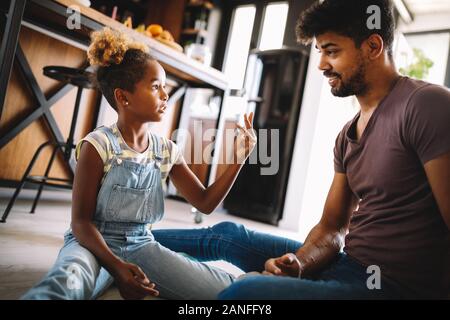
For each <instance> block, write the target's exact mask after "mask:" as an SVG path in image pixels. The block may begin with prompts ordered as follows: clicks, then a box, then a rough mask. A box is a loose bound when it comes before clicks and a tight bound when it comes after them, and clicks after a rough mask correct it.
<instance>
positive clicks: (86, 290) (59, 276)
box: [21, 233, 100, 300]
mask: <svg viewBox="0 0 450 320" xmlns="http://www.w3.org/2000/svg"><path fill="white" fill-rule="evenodd" d="M99 270H100V265H99V264H98V262H97V259H96V258H95V256H94V255H93V254H92V253H91V252H89V251H88V250H87V249H85V248H83V247H82V246H81V245H80V244H79V243H78V241H77V240H76V239H75V237H74V236H73V235H72V234H70V233H69V234H67V235H66V236H65V237H64V246H63V248H62V249H61V251H60V252H59V255H58V258H57V259H56V262H55V264H54V265H53V267H52V269H51V270H50V271H49V272H48V273H47V275H46V276H45V277H44V279H42V280H41V281H40V282H39V283H38V284H36V285H35V286H34V287H33V288H31V289H30V290H29V291H28V292H27V293H26V294H25V295H24V296H23V297H22V298H21V299H23V300H75V299H77V300H81V299H90V298H91V296H92V293H93V291H94V286H95V282H96V278H97V275H98V273H99Z"/></svg>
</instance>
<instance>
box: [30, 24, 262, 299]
mask: <svg viewBox="0 0 450 320" xmlns="http://www.w3.org/2000/svg"><path fill="white" fill-rule="evenodd" d="M88 59H89V62H90V63H91V65H94V66H97V67H98V70H97V80H98V83H99V85H100V88H101V91H102V93H103V95H104V96H105V98H106V99H107V100H108V102H109V103H110V105H111V106H112V107H113V108H114V109H115V110H116V111H117V113H118V121H117V123H116V124H114V125H112V126H111V127H100V128H98V129H96V130H95V131H93V132H91V133H90V134H88V135H87V136H86V137H85V138H84V139H82V140H81V141H80V142H79V143H78V145H77V149H76V157H77V160H78V164H77V168H76V173H75V179H74V185H73V196H72V199H73V204H72V222H71V228H70V229H69V230H68V231H67V232H66V234H65V239H64V246H63V248H62V249H61V251H60V253H59V255H58V258H57V260H56V263H55V264H54V266H53V268H52V269H51V270H50V272H49V273H48V274H47V275H46V276H45V278H44V279H43V280H42V281H41V282H40V283H38V284H37V285H36V286H35V287H33V288H32V289H31V290H30V291H29V292H28V293H26V295H25V296H24V297H23V299H91V298H95V297H97V296H98V295H99V294H100V293H101V292H102V291H103V290H104V289H106V288H107V287H108V285H109V283H110V282H111V281H109V280H111V279H112V278H113V279H114V280H115V283H116V285H117V286H118V289H119V291H120V294H121V296H122V297H123V298H125V299H141V298H144V297H145V296H147V295H153V296H156V295H158V294H160V295H161V296H162V297H164V298H168V299H214V298H216V296H217V294H218V293H219V292H220V291H221V290H223V289H224V288H226V287H227V286H228V285H230V284H231V283H232V282H233V281H234V278H233V276H232V275H230V274H228V273H226V272H224V271H222V270H220V269H218V268H213V267H210V266H208V265H206V264H204V263H200V262H196V261H192V260H190V259H188V258H186V257H184V256H182V255H180V254H177V253H175V252H173V251H170V250H169V249H167V248H165V247H163V246H161V245H160V244H159V243H158V242H156V241H155V239H154V237H153V235H152V233H151V231H150V229H149V228H148V226H149V224H151V223H155V222H157V221H159V220H160V219H161V218H162V216H163V214H164V203H163V201H164V198H163V190H162V184H163V182H164V180H165V179H166V178H167V176H168V175H169V176H170V178H171V179H172V181H173V183H174V185H175V186H176V187H177V189H178V191H179V192H180V193H181V194H182V195H183V196H184V197H185V199H186V200H188V201H189V202H190V203H191V204H192V205H193V206H194V207H196V208H198V209H199V210H200V211H202V212H204V213H208V214H209V213H211V212H212V211H213V210H214V209H215V208H216V206H217V205H218V204H219V203H220V202H221V201H222V200H223V198H224V197H225V196H226V194H227V193H228V191H229V190H230V188H231V186H232V185H233V182H234V180H235V179H236V177H237V175H238V173H239V171H240V169H241V166H242V164H241V163H242V162H243V161H239V162H240V163H237V164H231V165H229V167H228V168H227V170H226V172H225V173H224V174H223V175H222V176H221V177H220V178H219V179H217V181H216V182H215V183H214V184H212V185H211V186H209V187H208V188H205V187H204V186H203V185H202V183H201V182H200V181H199V180H198V179H197V178H196V176H195V175H194V174H193V173H192V172H191V171H190V169H189V168H188V166H187V165H186V163H185V162H184V160H183V157H182V155H181V153H180V151H179V149H178V148H177V146H176V145H175V144H174V143H173V142H172V141H170V140H167V139H165V138H162V137H158V136H156V135H155V134H153V133H151V132H149V131H148V130H147V124H148V123H149V122H152V121H161V119H162V117H163V116H164V112H165V110H166V109H167V99H168V95H167V92H166V90H165V82H166V74H165V72H164V69H163V68H162V67H161V65H160V64H159V63H158V62H157V61H156V60H154V59H152V58H151V56H150V55H149V54H148V53H147V48H146V46H144V45H142V44H139V43H134V42H132V41H131V40H130V39H128V38H127V37H126V36H125V35H124V34H122V33H119V32H117V31H113V30H111V29H108V28H105V29H103V30H100V31H97V32H94V33H93V34H92V43H91V45H90V47H89V49H88ZM244 118H245V126H246V128H244V127H240V126H238V127H239V131H240V134H239V135H238V139H237V143H235V155H236V156H237V157H238V159H241V160H243V159H245V158H246V157H247V156H248V155H249V153H250V152H251V150H252V149H253V147H254V146H255V144H256V136H255V134H254V132H253V129H252V120H253V114H250V116H249V117H247V115H245V117H244ZM84 142H87V143H84ZM110 275H111V276H112V278H111V277H110Z"/></svg>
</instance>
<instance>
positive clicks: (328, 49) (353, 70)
mask: <svg viewBox="0 0 450 320" xmlns="http://www.w3.org/2000/svg"><path fill="white" fill-rule="evenodd" d="M316 42H317V44H316V48H317V49H318V50H319V53H320V55H321V57H320V63H319V66H318V67H319V70H321V71H323V74H324V76H325V77H327V78H329V80H328V83H329V84H330V86H331V93H332V94H333V95H334V96H337V97H347V96H351V95H363V94H364V93H365V92H366V91H367V89H368V88H367V83H366V77H365V74H366V65H367V63H366V60H365V58H364V53H363V50H362V49H361V48H357V47H356V46H355V43H354V41H353V40H352V39H351V38H348V37H345V36H341V35H338V34H336V33H333V32H327V33H324V34H321V35H319V36H317V37H316Z"/></svg>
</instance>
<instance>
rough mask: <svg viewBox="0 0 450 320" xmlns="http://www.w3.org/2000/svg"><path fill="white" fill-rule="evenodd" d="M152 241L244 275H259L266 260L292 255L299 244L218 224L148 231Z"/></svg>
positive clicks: (240, 226)
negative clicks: (228, 265) (226, 265)
mask: <svg viewBox="0 0 450 320" xmlns="http://www.w3.org/2000/svg"><path fill="white" fill-rule="evenodd" d="M152 233H153V235H154V237H155V240H156V241H158V242H159V243H161V244H162V245H163V246H164V247H166V248H169V249H171V250H173V251H176V252H184V253H187V254H189V255H190V256H192V257H194V258H196V259H198V260H199V261H212V260H225V261H228V262H230V263H232V264H234V265H235V266H237V267H239V268H241V269H242V270H243V271H245V272H250V271H262V270H264V263H265V262H266V260H267V259H269V258H273V257H279V256H281V255H283V254H285V253H287V252H295V251H296V250H297V249H298V248H299V247H301V245H302V244H301V243H300V242H298V241H295V240H291V239H287V238H282V237H277V236H273V235H270V234H266V233H261V232H256V231H252V230H249V229H247V228H245V227H244V226H243V225H241V224H236V223H233V222H221V223H218V224H216V225H214V226H212V227H208V228H201V229H167V230H164V229H162V230H154V231H152Z"/></svg>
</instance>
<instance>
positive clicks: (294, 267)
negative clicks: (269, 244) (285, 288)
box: [263, 253, 302, 278]
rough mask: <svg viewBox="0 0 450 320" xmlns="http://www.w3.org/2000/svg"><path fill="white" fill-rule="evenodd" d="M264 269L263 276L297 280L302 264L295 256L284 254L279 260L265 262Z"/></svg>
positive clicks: (273, 259)
mask: <svg viewBox="0 0 450 320" xmlns="http://www.w3.org/2000/svg"><path fill="white" fill-rule="evenodd" d="M264 269H265V270H264V271H263V274H266V275H275V276H285V277H286V276H288V277H295V278H299V277H300V275H301V271H302V264H301V262H300V261H299V260H298V258H297V257H296V255H295V254H293V253H286V254H285V255H283V256H281V257H279V258H272V259H269V260H267V261H266V263H265V265H264Z"/></svg>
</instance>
